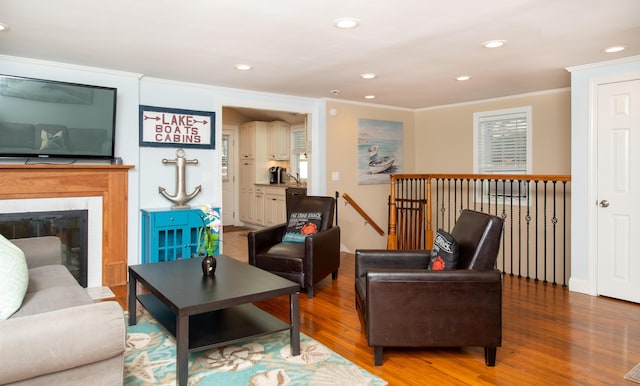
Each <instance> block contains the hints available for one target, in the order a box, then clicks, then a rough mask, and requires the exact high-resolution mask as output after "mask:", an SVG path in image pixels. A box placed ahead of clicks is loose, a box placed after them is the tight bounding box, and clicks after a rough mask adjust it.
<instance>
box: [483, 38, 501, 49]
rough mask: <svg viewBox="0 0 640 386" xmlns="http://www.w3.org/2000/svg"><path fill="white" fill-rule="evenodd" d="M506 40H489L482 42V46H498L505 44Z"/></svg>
mask: <svg viewBox="0 0 640 386" xmlns="http://www.w3.org/2000/svg"><path fill="white" fill-rule="evenodd" d="M506 42H507V41H506V40H487V41H486V42H484V43H482V46H483V47H484V48H498V47H502V46H504V45H505V43H506Z"/></svg>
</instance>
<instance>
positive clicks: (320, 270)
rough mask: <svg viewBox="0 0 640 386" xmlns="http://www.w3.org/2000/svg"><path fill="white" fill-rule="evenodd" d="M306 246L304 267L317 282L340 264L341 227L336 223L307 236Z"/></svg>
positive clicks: (309, 276)
mask: <svg viewBox="0 0 640 386" xmlns="http://www.w3.org/2000/svg"><path fill="white" fill-rule="evenodd" d="M304 247H305V259H304V262H303V264H304V265H305V267H304V269H305V272H307V273H308V275H307V277H308V278H309V279H311V278H313V282H314V283H315V282H317V281H319V280H321V279H322V278H323V277H325V276H326V275H327V274H329V273H331V272H333V271H335V270H337V269H338V267H339V266H340V227H339V226H337V225H336V226H333V227H331V228H329V229H327V230H324V231H321V232H318V233H316V234H313V235H310V236H307V238H306V239H305V245H304ZM310 283H311V281H309V283H308V284H310Z"/></svg>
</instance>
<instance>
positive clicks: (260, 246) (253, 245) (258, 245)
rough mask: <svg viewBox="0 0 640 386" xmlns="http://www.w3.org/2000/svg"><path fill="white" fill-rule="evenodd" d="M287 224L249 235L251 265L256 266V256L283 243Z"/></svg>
mask: <svg viewBox="0 0 640 386" xmlns="http://www.w3.org/2000/svg"><path fill="white" fill-rule="evenodd" d="M286 229H287V224H278V225H273V226H270V227H268V228H263V229H259V230H256V231H253V232H249V234H247V238H248V239H249V251H248V252H249V253H248V255H249V264H251V265H255V259H256V255H257V254H258V253H260V252H262V251H264V250H265V249H268V248H270V247H272V246H274V245H276V244H278V243H279V242H281V241H282V237H283V236H284V232H285V231H286Z"/></svg>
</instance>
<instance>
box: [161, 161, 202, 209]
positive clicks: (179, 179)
mask: <svg viewBox="0 0 640 386" xmlns="http://www.w3.org/2000/svg"><path fill="white" fill-rule="evenodd" d="M162 163H163V164H176V194H175V195H173V196H171V195H169V193H167V191H166V189H165V188H163V187H162V186H158V192H160V194H162V195H163V196H165V198H166V199H167V200H169V201H171V202H174V203H175V205H171V209H189V208H191V206H190V205H186V203H187V202H189V200H191V199H192V198H194V197H195V196H197V195H198V193H200V190H201V189H202V185H198V186H197V187H196V189H195V190H194V191H193V193H191V194H187V192H186V190H185V177H186V175H185V169H186V166H187V164H194V165H197V164H198V160H197V159H192V160H187V159H185V158H184V150H183V149H178V150H176V159H173V160H170V159H166V158H165V159H163V160H162Z"/></svg>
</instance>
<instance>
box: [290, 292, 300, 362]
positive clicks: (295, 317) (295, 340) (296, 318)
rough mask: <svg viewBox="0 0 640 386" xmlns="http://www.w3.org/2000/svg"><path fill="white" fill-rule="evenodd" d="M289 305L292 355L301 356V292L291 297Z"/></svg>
mask: <svg viewBox="0 0 640 386" xmlns="http://www.w3.org/2000/svg"><path fill="white" fill-rule="evenodd" d="M289 303H290V306H291V310H290V312H291V314H290V315H289V320H290V321H291V334H290V336H289V341H290V342H291V354H292V355H294V356H296V355H300V292H296V293H293V294H291V295H289Z"/></svg>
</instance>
